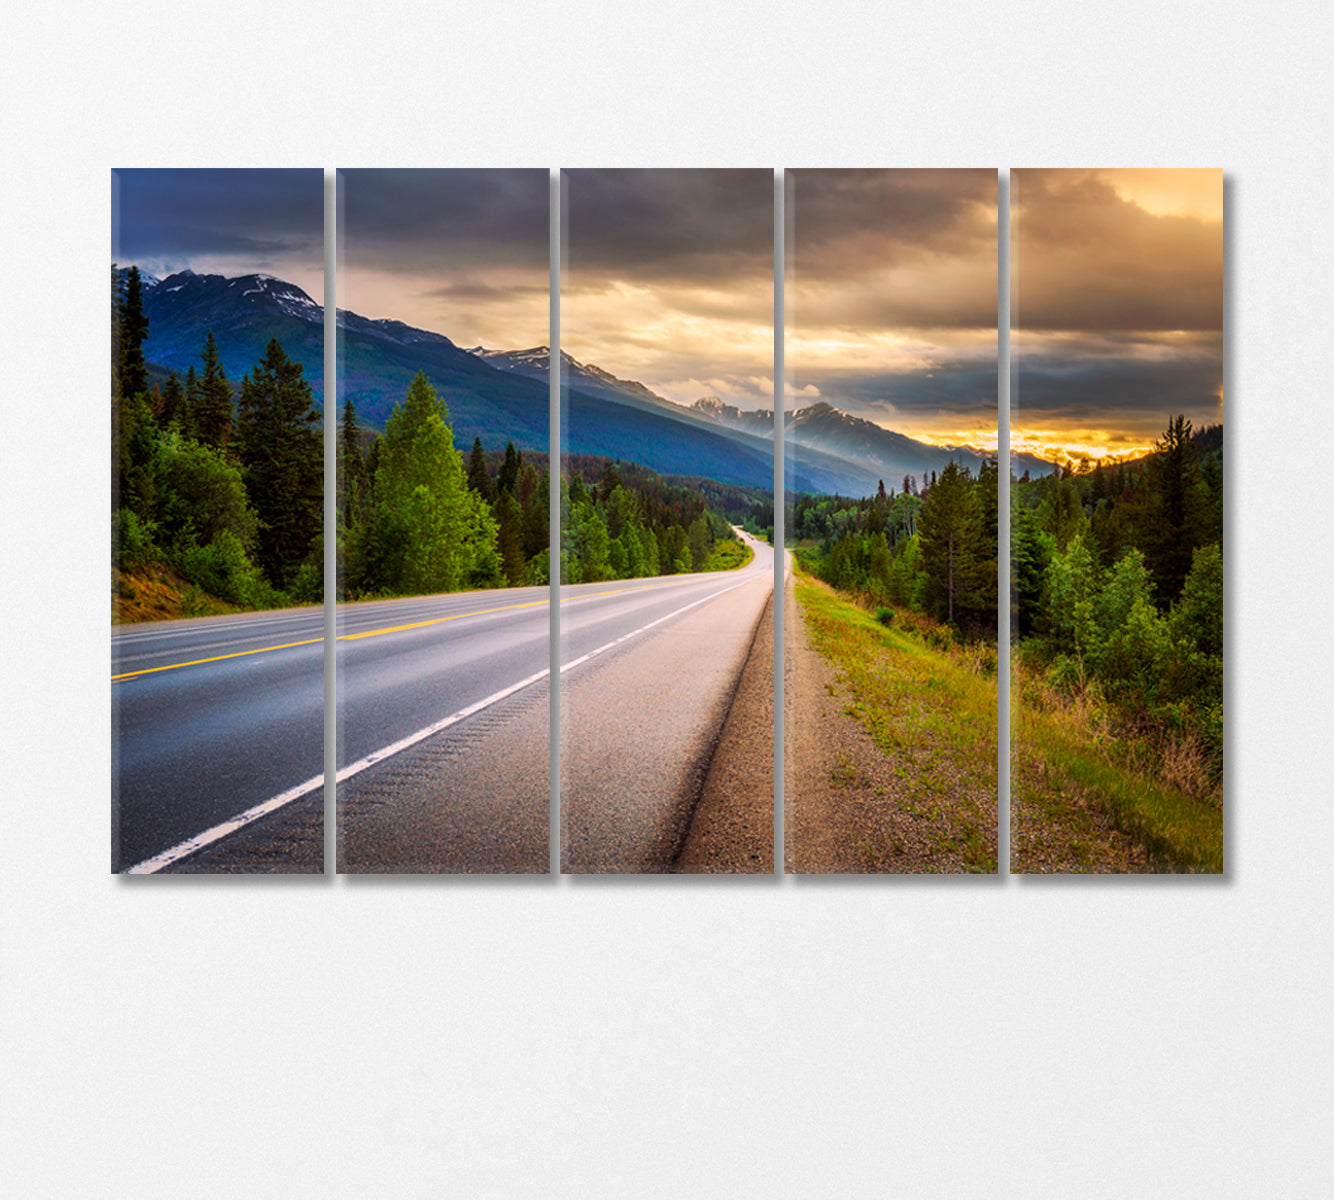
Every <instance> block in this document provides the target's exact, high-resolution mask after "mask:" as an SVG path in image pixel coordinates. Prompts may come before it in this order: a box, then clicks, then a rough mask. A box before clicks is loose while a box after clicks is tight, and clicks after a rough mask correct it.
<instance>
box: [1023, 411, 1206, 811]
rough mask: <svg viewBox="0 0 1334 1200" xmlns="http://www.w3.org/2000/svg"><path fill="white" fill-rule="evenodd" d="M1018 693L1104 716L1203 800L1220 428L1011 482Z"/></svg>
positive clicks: (1179, 427)
mask: <svg viewBox="0 0 1334 1200" xmlns="http://www.w3.org/2000/svg"><path fill="white" fill-rule="evenodd" d="M1012 497H1013V499H1012V520H1011V572H1012V603H1013V609H1012V622H1013V629H1014V635H1015V648H1016V654H1015V665H1016V672H1017V678H1016V683H1017V685H1018V686H1019V687H1020V688H1021V689H1023V688H1026V689H1028V692H1029V693H1030V694H1032V695H1033V696H1034V697H1037V696H1038V693H1039V691H1040V690H1042V689H1044V688H1051V689H1054V690H1055V692H1056V694H1058V695H1065V696H1069V697H1073V698H1078V699H1079V700H1080V701H1082V702H1086V703H1090V704H1092V705H1094V707H1096V708H1098V709H1100V711H1102V712H1104V713H1105V714H1106V717H1107V719H1108V722H1109V725H1110V728H1111V731H1112V733H1113V734H1114V735H1115V736H1117V737H1119V738H1121V739H1122V740H1123V741H1124V742H1125V744H1126V746H1127V748H1128V749H1129V750H1130V751H1131V752H1132V753H1133V754H1134V755H1136V756H1138V757H1139V758H1141V759H1143V760H1144V761H1145V762H1149V763H1157V764H1158V765H1159V766H1161V767H1162V769H1164V770H1166V771H1167V772H1168V773H1169V774H1171V775H1173V776H1177V777H1179V782H1180V783H1181V785H1182V786H1183V787H1185V788H1186V789H1187V790H1192V791H1197V792H1209V791H1211V790H1212V789H1213V788H1215V787H1216V786H1217V785H1218V784H1219V783H1220V781H1221V778H1222V769H1223V711H1222V710H1223V429H1222V426H1212V427H1209V428H1207V429H1204V430H1201V431H1200V432H1198V433H1195V432H1193V431H1192V429H1191V425H1190V422H1189V421H1187V420H1186V419H1185V418H1184V417H1180V416H1178V417H1174V418H1173V419H1172V420H1170V421H1169V422H1168V425H1167V428H1166V430H1165V431H1164V433H1163V435H1162V437H1161V438H1159V440H1158V441H1157V442H1156V443H1155V446H1154V452H1153V453H1152V454H1150V455H1148V456H1146V457H1144V458H1141V459H1138V460H1136V461H1132V462H1124V463H1110V464H1107V465H1099V466H1093V465H1092V464H1090V463H1088V462H1087V461H1086V462H1084V463H1082V464H1080V465H1079V466H1077V467H1075V468H1074V469H1073V470H1066V471H1063V472H1062V473H1061V475H1060V476H1059V477H1057V476H1051V477H1048V478H1045V479H1039V480H1029V479H1027V478H1022V479H1020V480H1018V481H1016V482H1014V483H1013V484H1012Z"/></svg>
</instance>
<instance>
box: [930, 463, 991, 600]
mask: <svg viewBox="0 0 1334 1200" xmlns="http://www.w3.org/2000/svg"><path fill="white" fill-rule="evenodd" d="M918 529H919V537H920V541H921V553H922V566H923V567H924V568H925V570H926V574H927V578H928V580H929V586H928V597H929V600H930V601H931V604H932V607H933V608H934V609H935V611H936V613H937V615H939V616H943V617H944V619H945V620H947V621H949V622H951V623H953V621H954V619H955V615H956V612H957V611H959V610H960V609H961V607H962V606H963V604H964V602H965V600H966V598H967V597H968V595H969V593H970V592H971V590H972V589H973V587H974V586H975V584H976V575H977V551H978V541H979V535H980V529H979V520H978V506H977V497H976V496H975V495H974V493H973V485H972V482H971V481H970V480H969V478H968V475H967V473H966V472H964V471H962V470H960V469H959V465H958V464H957V463H955V462H950V463H949V464H948V465H947V466H946V467H945V469H944V470H943V471H941V473H940V476H939V477H938V478H933V479H932V481H931V486H930V488H929V489H928V490H927V493H926V498H925V500H924V501H923V503H922V513H921V517H920V518H919V521H918Z"/></svg>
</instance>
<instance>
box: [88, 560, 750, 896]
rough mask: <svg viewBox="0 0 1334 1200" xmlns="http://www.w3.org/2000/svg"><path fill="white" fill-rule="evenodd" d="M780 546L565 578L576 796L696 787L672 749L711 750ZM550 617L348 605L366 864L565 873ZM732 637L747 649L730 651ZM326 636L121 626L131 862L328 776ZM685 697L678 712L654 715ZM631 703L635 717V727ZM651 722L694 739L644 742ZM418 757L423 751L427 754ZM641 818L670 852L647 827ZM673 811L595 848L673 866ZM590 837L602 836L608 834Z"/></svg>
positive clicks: (119, 765) (351, 705)
mask: <svg viewBox="0 0 1334 1200" xmlns="http://www.w3.org/2000/svg"><path fill="white" fill-rule="evenodd" d="M771 556H772V552H771V550H770V549H769V548H768V547H767V546H764V545H762V544H760V545H758V546H757V556H756V559H755V560H754V562H752V563H751V564H750V565H748V566H747V567H745V568H742V569H740V570H737V571H730V572H719V573H710V574H699V575H683V576H670V577H666V578H658V579H646V580H631V581H619V582H615V583H599V584H583V585H577V586H573V587H568V588H564V589H562V592H561V597H562V599H561V639H562V645H561V662H562V664H563V668H562V686H563V689H564V694H568V695H569V696H570V697H571V701H572V706H571V708H570V715H569V718H568V719H566V720H564V721H563V723H562V740H563V743H564V744H565V746H566V752H567V753H568V754H570V755H571V757H570V763H571V767H572V770H574V772H575V773H574V774H571V775H569V776H568V777H566V776H565V775H564V774H563V778H562V785H563V787H568V788H569V789H571V796H572V800H571V803H576V802H577V803H578V804H579V805H586V804H587V803H588V802H590V801H594V802H595V801H596V796H597V795H598V794H599V792H600V789H602V788H604V787H605V786H607V785H608V784H615V786H616V787H617V790H618V793H620V792H622V791H623V789H622V788H621V787H620V784H618V783H615V780H616V779H617V778H619V777H620V776H628V775H629V774H632V773H633V772H634V770H635V764H636V762H637V761H639V762H642V764H643V765H644V767H645V768H646V769H647V770H649V771H651V772H654V774H655V777H656V778H657V779H658V780H659V781H660V782H669V787H668V790H669V791H670V792H671V794H672V796H673V797H674V798H675V799H674V800H673V803H675V804H679V803H680V802H681V796H682V794H683V793H682V788H681V779H679V778H676V776H677V775H679V774H680V772H676V773H671V772H668V775H671V779H670V781H669V780H668V779H667V776H665V775H664V774H663V773H662V772H661V770H659V768H658V760H659V759H660V758H662V757H663V756H664V755H665V756H666V757H667V758H672V757H678V758H679V757H681V756H682V754H684V755H686V756H691V755H695V756H698V755H699V754H700V753H705V754H707V750H708V748H709V739H710V737H711V736H714V735H715V734H716V728H714V727H715V726H716V724H717V722H718V719H719V716H718V714H719V705H720V703H722V705H723V711H725V698H726V695H727V694H728V683H727V680H726V679H720V678H719V677H718V676H719V669H718V662H719V660H726V661H725V663H724V673H726V671H731V670H733V668H734V667H735V666H736V663H735V661H734V660H735V659H736V657H737V653H740V654H741V657H742V658H744V648H745V646H744V645H743V644H746V645H748V643H747V641H746V639H747V638H748V636H749V633H750V632H751V631H753V627H754V619H753V617H752V615H751V613H750V610H751V609H752V608H755V613H756V614H758V607H755V604H756V601H755V598H756V597H758V606H759V607H762V605H763V599H764V597H766V596H767V594H768V593H767V590H766V588H767V583H768V581H770V580H771V578H772V568H771V564H772V557H771ZM724 613H730V614H732V615H730V616H726V617H723V616H721V614H724ZM706 627H707V629H708V630H710V631H711V632H706ZM548 629H549V590H548V589H546V588H520V589H509V590H505V591H482V592H468V593H454V594H451V595H446V596H431V597H419V598H410V599H403V600H393V601H373V602H366V603H359V604H349V605H341V606H339V608H338V618H337V632H338V644H337V663H338V737H339V753H338V766H339V779H340V783H339V804H340V814H343V815H346V816H348V818H349V819H348V820H347V822H346V827H345V831H344V832H345V833H346V834H347V835H348V837H347V838H346V839H345V840H346V841H348V842H349V843H356V844H352V845H350V847H349V848H350V850H351V854H350V855H348V856H347V857H348V862H347V864H346V865H345V869H349V870H377V871H380V870H396V869H406V870H445V871H459V870H472V871H477V870H482V871H487V870H499V871H506V870H509V871H515V870H519V871H537V870H545V869H546V865H547V836H548V835H547V829H546V824H547V822H546V815H547V811H548V791H549V772H548V763H549V743H548V738H547V736H546V728H547V724H546V722H547V717H546V711H547V710H546V707H545V696H546V694H547V691H548V688H549V680H548V679H547V678H546V673H547V670H548V668H549V663H550V658H549V643H548ZM724 643H726V644H728V645H730V646H731V647H732V650H731V651H729V652H727V653H724V652H723V651H722V650H720V649H719V647H721V646H723V644H724ZM737 647H741V649H740V650H739V651H738V649H737ZM650 648H656V649H650ZM323 650H324V647H323V614H322V611H321V610H320V609H318V608H308V609H288V610H283V611H281V612H277V613H255V614H244V615H239V616H229V617H217V618H202V619H197V620H188V621H173V622H160V623H154V624H152V625H141V626H126V627H117V628H116V629H114V630H113V633H112V661H113V667H112V674H113V679H112V704H113V731H114V738H113V740H114V751H115V752H114V757H113V780H112V789H113V812H114V813H115V831H114V837H113V856H112V857H113V869H115V870H129V869H132V868H134V867H137V866H144V865H147V866H149V867H150V868H151V866H152V865H153V864H154V862H155V861H156V859H155V856H163V855H166V856H170V854H171V852H172V850H173V848H174V847H176V848H178V847H181V846H182V845H183V844H184V845H189V844H190V843H191V842H192V840H196V839H198V838H199V836H200V835H201V834H204V833H205V832H206V831H210V830H216V829H217V828H218V827H219V826H226V823H227V822H228V821H230V820H231V819H232V818H235V817H236V816H237V815H238V814H241V813H243V812H246V811H247V810H252V809H254V808H255V806H260V805H264V804H266V802H273V801H275V800H277V801H279V802H283V801H284V797H290V796H294V795H295V794H298V793H300V792H301V791H302V789H305V791H306V793H307V794H310V793H311V792H317V791H318V789H319V788H320V786H321V784H322V776H321V773H322V767H323V728H324V726H323V700H324V683H323ZM701 656H702V658H703V661H704V662H705V664H706V666H705V668H704V669H703V670H702V671H701V670H700V669H699V664H698V662H697V661H696V660H698V659H700V658H701ZM636 664H638V665H636ZM584 677H586V678H587V679H589V680H601V681H602V682H601V683H598V684H596V685H585V684H583V683H581V682H580V681H581V679H582V678H584ZM669 681H670V682H669ZM683 681H684V682H683ZM613 684H614V691H613V690H611V688H612V685H613ZM590 686H593V688H594V691H593V692H590V690H589V688H590ZM698 688H702V691H701V692H700V695H699V696H698V697H696V698H695V699H694V700H692V699H691V698H690V693H691V691H692V690H697V689H698ZM594 692H595V693H596V694H597V695H598V696H599V697H600V699H599V700H598V702H597V705H596V706H595V707H601V708H602V709H603V710H604V711H603V714H602V718H601V719H600V720H599V721H595V722H592V723H590V722H589V721H588V719H587V717H586V715H585V713H586V710H587V705H586V704H585V703H584V697H585V696H587V695H590V694H594ZM669 698H670V699H669ZM663 702H669V703H670V705H671V706H672V708H673V710H674V712H673V714H671V715H670V719H668V717H667V716H666V715H664V716H662V717H661V718H659V717H654V716H653V714H654V713H656V712H657V711H658V709H659V707H660V706H661V704H662V703H663ZM617 715H620V716H621V717H622V718H624V719H625V720H628V721H629V724H628V725H627V724H624V723H623V724H622V727H621V728H620V729H619V730H618V729H617V726H616V722H615V720H613V718H614V717H616V716H617ZM646 718H651V720H650V725H651V728H650V727H649V726H646V725H645V719H646ZM696 727H699V728H696ZM645 736H656V737H657V738H659V740H661V739H666V743H664V744H666V745H668V746H670V745H671V743H672V742H674V741H675V740H676V739H681V741H680V745H679V746H678V747H677V748H675V749H668V750H662V749H658V750H653V751H648V752H646V753H642V754H641V747H640V746H639V745H638V742H639V741H641V740H642V739H643V738H644V737H645ZM594 737H596V738H597V740H598V745H599V746H600V747H602V751H606V752H610V753H611V754H612V757H613V758H614V759H615V760H617V770H616V771H611V770H610V768H609V766H608V764H606V763H602V764H601V765H598V763H596V762H595V763H594V764H593V769H594V775H595V778H593V779H584V778H582V777H581V776H580V775H579V774H578V764H579V763H580V761H581V759H580V755H579V752H578V750H577V749H576V746H580V745H582V744H583V743H584V742H585V739H591V738H594ZM617 743H619V745H618V746H617ZM502 744H503V754H501V753H500V750H499V747H500V746H501V745H502ZM439 746H454V747H455V752H452V753H449V754H445V755H444V757H443V758H441V760H440V762H439V763H438V764H437V767H438V769H437V770H436V771H435V777H434V779H427V778H425V777H424V775H423V772H422V770H421V769H420V765H421V764H420V760H421V758H422V756H423V755H424V754H427V753H428V752H429V751H431V749H432V747H439ZM458 747H462V748H463V751H464V752H462V753H460V752H457V750H458ZM613 747H616V748H614V749H613ZM602 751H600V753H601V752H602ZM437 757H439V754H437ZM409 763H416V764H417V769H415V770H414V771H412V772H407V771H406V770H405V764H409ZM696 770H697V766H691V767H690V768H688V769H687V771H686V775H687V776H690V777H693V775H692V772H695V771H696ZM395 773H397V776H398V777H399V778H398V782H397V783H394V782H393V781H394V778H395ZM451 774H452V775H453V776H455V777H456V778H455V779H454V780H453V781H452V783H451V782H450V780H449V779H447V778H445V777H446V776H449V775H451ZM405 776H406V777H407V778H408V779H409V780H410V785H408V784H405V783H404V780H403V777H405ZM369 785H374V788H373V789H372V790H373V793H374V801H373V803H371V804H369V805H364V806H361V807H363V808H365V809H366V811H367V812H369V813H371V814H372V818H373V819H371V818H368V819H365V820H363V819H362V818H361V815H359V806H358V797H360V796H362V795H364V794H366V789H367V787H368V786H369ZM403 796H407V797H408V799H407V800H403V801H402V803H400V800H401V799H402V797H403ZM404 805H407V807H404ZM400 808H401V809H402V812H401V813H398V816H402V817H403V819H402V820H398V819H397V816H396V812H397V810H398V809H400ZM446 809H447V810H448V812H447V813H446V812H445V811H444V810H446ZM580 811H583V809H582V807H581V808H580ZM413 813H415V816H413V815H412V814H413ZM516 813H523V814H525V815H524V816H523V818H522V820H518V819H517V818H516V816H515V814H516ZM674 819H679V813H678V814H677V817H676V818H674ZM641 824H644V825H645V827H646V828H650V827H651V829H652V831H653V832H652V839H651V840H653V841H654V845H655V846H657V847H658V849H657V850H652V851H650V850H647V849H645V848H644V847H643V846H640V845H638V844H637V843H636V837H639V836H640V835H639V834H636V833H635V832H634V830H635V829H636V828H638V826H639V825H641ZM660 824H661V819H660V814H659V817H655V818H654V819H653V820H648V821H647V822H645V821H643V820H641V819H640V818H638V817H636V818H634V819H633V820H631V821H630V822H629V823H628V824H626V823H625V822H620V823H618V822H617V821H616V820H615V819H614V818H612V817H608V818H607V821H606V823H605V828H606V829H609V830H612V831H613V834H612V835H611V836H610V843H609V844H608V845H604V846H603V847H602V848H601V849H599V850H598V851H597V852H596V853H595V854H593V856H592V858H589V859H587V861H588V862H590V863H592V864H593V865H592V867H591V869H606V867H605V864H606V862H607V861H610V860H611V859H615V860H616V862H617V863H621V862H624V863H625V864H627V865H624V866H613V867H612V868H611V869H640V868H639V867H636V866H633V865H628V864H641V865H642V869H654V868H653V867H652V866H650V865H648V864H649V863H650V862H652V861H656V858H655V855H657V857H661V854H662V853H663V852H664V851H663V850H662V848H661V845H660V843H661V837H660V836H659V834H660V830H659V828H658V826H659V825H660ZM620 825H626V828H624V829H622V828H620ZM255 828H261V827H260V826H256V827H255ZM358 839H359V840H358ZM581 844H582V845H584V847H585V849H588V843H587V839H586V838H585V839H584V841H583V842H581ZM627 847H633V848H631V849H628V850H627ZM618 856H619V857H618ZM575 861H576V862H577V861H579V860H578V859H577V858H576V860H575ZM598 864H602V865H601V866H599V865H598ZM307 869H309V868H307ZM316 869H318V868H316ZM574 869H579V867H578V866H577V865H576V866H575V868H574Z"/></svg>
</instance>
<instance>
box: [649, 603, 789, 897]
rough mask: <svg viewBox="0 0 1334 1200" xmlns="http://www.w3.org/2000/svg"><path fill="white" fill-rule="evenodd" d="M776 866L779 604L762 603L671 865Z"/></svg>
mask: <svg viewBox="0 0 1334 1200" xmlns="http://www.w3.org/2000/svg"><path fill="white" fill-rule="evenodd" d="M773 869H774V605H773V596H772V595H771V596H770V597H769V602H768V603H767V604H766V605H765V606H764V613H763V615H762V616H761V617H760V623H759V625H757V626H756V628H755V637H754V639H753V640H752V642H751V647H750V654H749V656H748V657H747V659H746V665H745V666H744V667H743V668H742V671H741V678H740V681H739V682H738V684H737V690H736V694H735V695H734V696H733V697H732V706H731V708H730V709H729V710H728V713H727V719H726V721H725V722H724V724H723V728H722V732H721V734H720V735H719V738H718V746H717V749H716V750H715V751H714V754H713V759H712V761H711V762H710V763H709V770H708V774H707V775H706V776H705V779H704V786H703V790H702V791H701V793H700V799H699V803H698V804H697V805H696V806H695V812H694V815H693V817H692V818H691V821H690V829H689V831H688V832H687V834H686V839H685V843H684V845H683V846H682V847H681V852H680V854H678V855H677V858H676V862H675V863H674V864H673V865H672V870H673V871H674V872H677V873H680V874H687V875H692V874H737V875H739V874H758V873H764V874H772V872H773Z"/></svg>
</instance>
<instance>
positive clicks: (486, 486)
mask: <svg viewBox="0 0 1334 1200" xmlns="http://www.w3.org/2000/svg"><path fill="white" fill-rule="evenodd" d="M468 486H469V487H470V488H472V490H473V491H474V492H476V493H477V494H478V495H479V496H481V498H482V499H483V500H485V501H486V502H487V503H488V504H494V503H495V500H496V485H495V484H494V483H493V482H492V479H491V472H490V471H488V470H487V469H486V452H485V451H484V450H483V449H482V439H481V438H473V442H472V457H471V458H470V459H469V460H468Z"/></svg>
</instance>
